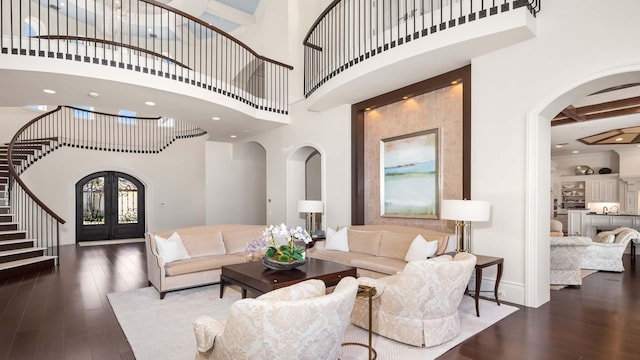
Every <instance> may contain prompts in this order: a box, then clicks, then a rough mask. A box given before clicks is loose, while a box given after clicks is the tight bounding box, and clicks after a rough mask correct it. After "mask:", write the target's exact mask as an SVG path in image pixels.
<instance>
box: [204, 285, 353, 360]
mask: <svg viewBox="0 0 640 360" xmlns="http://www.w3.org/2000/svg"><path fill="white" fill-rule="evenodd" d="M357 290H358V282H357V280H356V279H355V278H352V277H347V278H344V279H342V280H341V281H340V282H339V283H338V285H337V286H336V288H335V290H334V291H333V292H332V293H331V294H328V295H327V294H326V289H325V285H324V282H323V281H321V280H307V281H304V282H301V283H298V284H295V285H291V286H288V287H284V288H281V289H278V290H274V291H271V292H269V293H266V294H264V295H262V296H259V297H258V298H256V299H242V300H238V301H236V302H235V303H234V304H233V305H232V306H231V309H230V311H229V317H228V319H227V321H226V325H224V324H222V323H220V322H218V321H216V320H215V319H212V318H211V317H209V316H201V317H199V318H198V319H197V320H196V321H195V322H194V323H193V328H194V331H195V335H196V344H197V347H198V350H197V352H196V360H205V359H207V360H243V359H279V360H287V359H291V360H302V359H308V360H315V359H327V360H335V359H337V358H338V352H339V351H340V347H341V344H342V340H343V338H344V333H345V331H346V329H347V326H348V325H349V314H351V310H352V309H353V303H354V301H355V298H356V292H357Z"/></svg>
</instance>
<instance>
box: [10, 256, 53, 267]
mask: <svg viewBox="0 0 640 360" xmlns="http://www.w3.org/2000/svg"><path fill="white" fill-rule="evenodd" d="M55 258H56V257H55V256H46V255H43V256H36V257H32V258H28V259H20V260H14V261H9V262H6V263H0V271H1V270H7V269H12V268H16V267H20V266H24V265H29V264H35V263H39V262H43V261H48V260H52V259H55Z"/></svg>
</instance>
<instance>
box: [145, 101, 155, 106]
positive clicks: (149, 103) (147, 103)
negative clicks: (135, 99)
mask: <svg viewBox="0 0 640 360" xmlns="http://www.w3.org/2000/svg"><path fill="white" fill-rule="evenodd" d="M144 104H145V105H149V106H156V103H154V102H153V101H145V102H144Z"/></svg>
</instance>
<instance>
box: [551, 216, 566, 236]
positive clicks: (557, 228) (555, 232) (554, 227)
mask: <svg viewBox="0 0 640 360" xmlns="http://www.w3.org/2000/svg"><path fill="white" fill-rule="evenodd" d="M549 228H550V230H551V236H564V233H563V232H562V223H561V222H560V221H558V220H554V219H551V222H550V223H549Z"/></svg>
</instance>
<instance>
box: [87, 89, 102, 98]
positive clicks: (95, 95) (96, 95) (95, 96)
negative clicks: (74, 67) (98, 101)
mask: <svg viewBox="0 0 640 360" xmlns="http://www.w3.org/2000/svg"><path fill="white" fill-rule="evenodd" d="M88 95H89V96H91V97H92V98H97V97H98V96H100V94H98V93H97V92H95V91H89V94H88Z"/></svg>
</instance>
